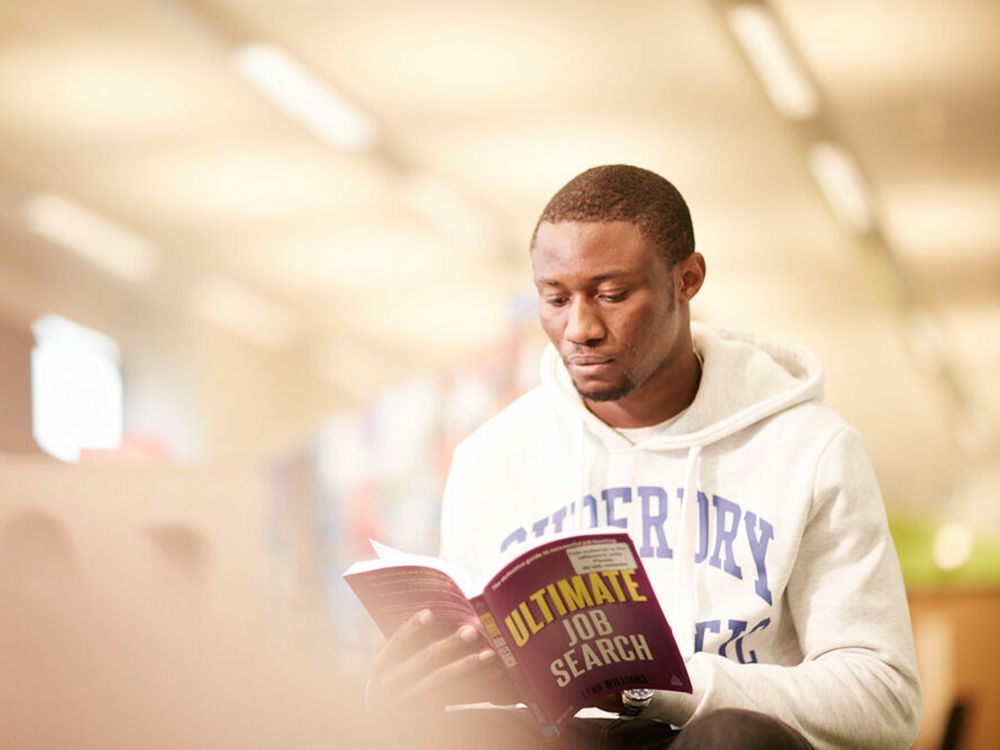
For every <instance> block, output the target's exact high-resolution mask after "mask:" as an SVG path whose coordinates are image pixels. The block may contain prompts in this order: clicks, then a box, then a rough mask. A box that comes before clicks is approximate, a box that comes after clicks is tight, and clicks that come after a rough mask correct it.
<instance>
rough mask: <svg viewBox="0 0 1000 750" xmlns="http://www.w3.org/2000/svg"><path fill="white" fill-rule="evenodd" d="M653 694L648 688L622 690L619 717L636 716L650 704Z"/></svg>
mask: <svg viewBox="0 0 1000 750" xmlns="http://www.w3.org/2000/svg"><path fill="white" fill-rule="evenodd" d="M654 692H655V691H653V690H650V689H649V688H630V689H629V690H622V710H621V711H619V715H621V716H638V715H639V714H641V713H642V712H643V711H645V710H646V708H648V706H649V704H650V703H652V701H653V693H654Z"/></svg>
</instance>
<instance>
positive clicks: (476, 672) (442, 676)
mask: <svg viewBox="0 0 1000 750" xmlns="http://www.w3.org/2000/svg"><path fill="white" fill-rule="evenodd" d="M517 700H518V698H517V693H516V691H515V690H514V687H513V685H512V684H511V682H510V678H509V677H508V676H507V672H506V670H505V669H504V667H503V665H502V664H500V662H499V659H498V658H497V655H496V652H495V651H493V649H492V648H490V646H489V644H488V643H486V642H485V641H484V640H483V638H482V637H481V636H480V634H479V631H478V630H476V628H475V627H474V626H473V625H471V624H465V625H461V626H460V627H458V628H455V627H454V625H447V624H445V623H440V622H438V621H437V620H436V618H435V617H434V613H433V612H431V611H430V610H426V609H425V610H422V611H421V612H418V613H417V614H415V615H414V616H413V617H411V618H410V619H409V620H407V621H406V622H405V623H404V624H403V625H401V626H400V627H399V628H398V629H397V630H396V632H395V633H393V634H392V637H391V638H389V640H388V641H386V642H385V644H384V645H383V646H382V647H381V648H380V649H379V651H378V653H377V654H376V655H375V661H374V664H373V665H372V677H371V682H370V683H369V687H368V695H367V702H368V704H369V707H371V708H381V707H383V706H387V705H388V706H391V707H393V709H394V710H402V709H407V708H414V709H417V710H421V711H426V710H427V709H437V710H441V709H443V708H444V707H445V706H447V705H450V704H455V703H478V702H484V701H488V702H491V703H498V704H504V703H515V702H517Z"/></svg>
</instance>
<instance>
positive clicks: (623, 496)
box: [601, 487, 632, 529]
mask: <svg viewBox="0 0 1000 750" xmlns="http://www.w3.org/2000/svg"><path fill="white" fill-rule="evenodd" d="M601 499H602V500H603V501H604V506H605V507H606V508H607V511H608V526H617V527H619V528H622V529H627V528H628V518H627V517H623V518H619V517H618V515H617V514H616V513H615V503H617V502H618V501H619V500H621V502H622V504H623V505H624V504H626V503H631V502H632V488H631V487H609V488H608V489H606V490H604V491H602V492H601Z"/></svg>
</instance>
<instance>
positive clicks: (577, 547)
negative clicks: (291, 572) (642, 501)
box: [343, 529, 691, 737]
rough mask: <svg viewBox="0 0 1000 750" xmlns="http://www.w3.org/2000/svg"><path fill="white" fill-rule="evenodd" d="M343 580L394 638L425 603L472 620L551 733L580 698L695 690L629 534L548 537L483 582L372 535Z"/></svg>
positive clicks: (443, 615)
mask: <svg viewBox="0 0 1000 750" xmlns="http://www.w3.org/2000/svg"><path fill="white" fill-rule="evenodd" d="M372 544H373V547H374V548H375V550H376V552H377V553H378V555H379V558H378V559H376V560H367V561H362V562H357V563H355V564H354V565H352V566H351V567H350V568H348V569H347V570H346V571H345V572H344V574H343V575H344V578H345V580H346V581H347V583H348V584H349V585H350V586H351V588H352V589H353V591H354V593H355V594H356V595H357V597H358V598H359V599H360V600H361V602H362V604H363V605H364V606H365V608H366V609H367V610H368V612H369V614H370V615H371V616H372V619H373V620H374V621H375V623H376V624H377V625H378V627H379V629H380V630H381V631H382V633H383V634H384V635H385V636H386V637H387V638H388V637H389V636H391V635H392V633H393V632H394V631H395V630H396V628H398V627H399V626H400V625H402V624H403V623H404V622H406V621H407V620H408V619H410V617H412V616H413V615H414V614H416V613H417V612H419V611H420V610H423V609H430V610H432V611H433V612H434V613H435V617H436V619H437V620H438V621H439V622H445V623H452V624H454V625H455V627H456V628H457V627H459V626H460V625H461V624H464V623H470V624H472V625H474V626H476V627H477V628H478V629H479V631H480V632H481V633H482V634H483V636H484V638H485V639H486V641H487V642H488V643H490V644H491V645H492V647H493V648H494V649H495V650H496V652H497V655H498V656H499V657H500V661H501V663H502V664H503V665H504V666H505V667H506V669H507V670H508V673H509V675H510V678H511V682H512V683H513V684H514V686H515V688H516V689H517V691H518V693H519V694H520V696H521V700H522V701H523V703H524V704H525V705H526V706H528V708H530V709H531V711H532V712H533V713H534V715H535V718H536V719H537V720H538V723H539V726H540V728H541V731H542V733H543V734H544V735H545V736H546V737H555V736H556V735H558V734H559V730H560V728H561V727H562V726H563V725H564V724H565V722H566V721H568V720H569V718H570V717H572V716H573V715H574V714H575V713H576V712H577V711H578V710H579V709H580V708H583V707H585V706H590V705H593V703H594V699H596V698H597V697H599V696H600V695H603V694H605V693H610V692H615V691H619V690H624V689H627V688H651V689H662V690H678V691H683V692H688V693H690V692H691V681H690V679H689V677H688V673H687V669H686V668H685V666H684V660H683V658H682V657H681V654H680V651H679V649H678V648H677V643H676V641H675V640H674V637H673V634H672V632H671V630H670V626H669V624H668V623H667V619H666V617H665V616H664V614H663V610H662V609H661V608H660V605H659V602H658V601H657V599H656V594H655V593H654V591H653V587H652V585H651V584H650V581H649V577H648V576H647V575H646V571H645V569H644V568H643V566H642V561H641V559H640V557H639V555H638V554H637V553H636V550H635V546H634V545H633V544H632V540H631V539H630V538H629V536H628V534H626V533H625V532H623V531H621V530H610V529H609V530H593V529H592V530H589V531H586V532H581V533H576V534H563V535H559V536H555V537H550V538H547V539H544V540H542V541H540V542H538V543H536V544H535V545H533V546H531V547H529V548H528V549H526V550H524V551H523V552H520V553H519V554H517V556H516V557H513V559H509V560H507V561H506V562H505V563H504V564H503V565H501V566H500V568H499V570H497V571H496V572H495V573H494V574H493V575H492V576H491V577H490V578H489V580H487V581H486V582H485V584H483V585H481V586H480V585H470V584H469V583H468V582H464V581H463V580H462V579H463V575H462V574H461V573H460V572H458V571H455V570H453V569H452V568H451V567H450V566H449V565H448V564H447V563H446V562H445V561H443V560H440V559H438V558H434V557H429V556H424V555H411V554H408V553H405V552H401V551H399V550H395V549H393V548H391V547H388V546H386V545H383V544H379V543H377V542H374V541H373V542H372Z"/></svg>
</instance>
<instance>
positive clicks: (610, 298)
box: [597, 291, 628, 303]
mask: <svg viewBox="0 0 1000 750" xmlns="http://www.w3.org/2000/svg"><path fill="white" fill-rule="evenodd" d="M627 296H628V292H625V291H622V292H604V293H602V294H599V295H597V298H598V299H599V300H601V302H612V303H614V302H623V301H624V300H625V298H626V297H627Z"/></svg>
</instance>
